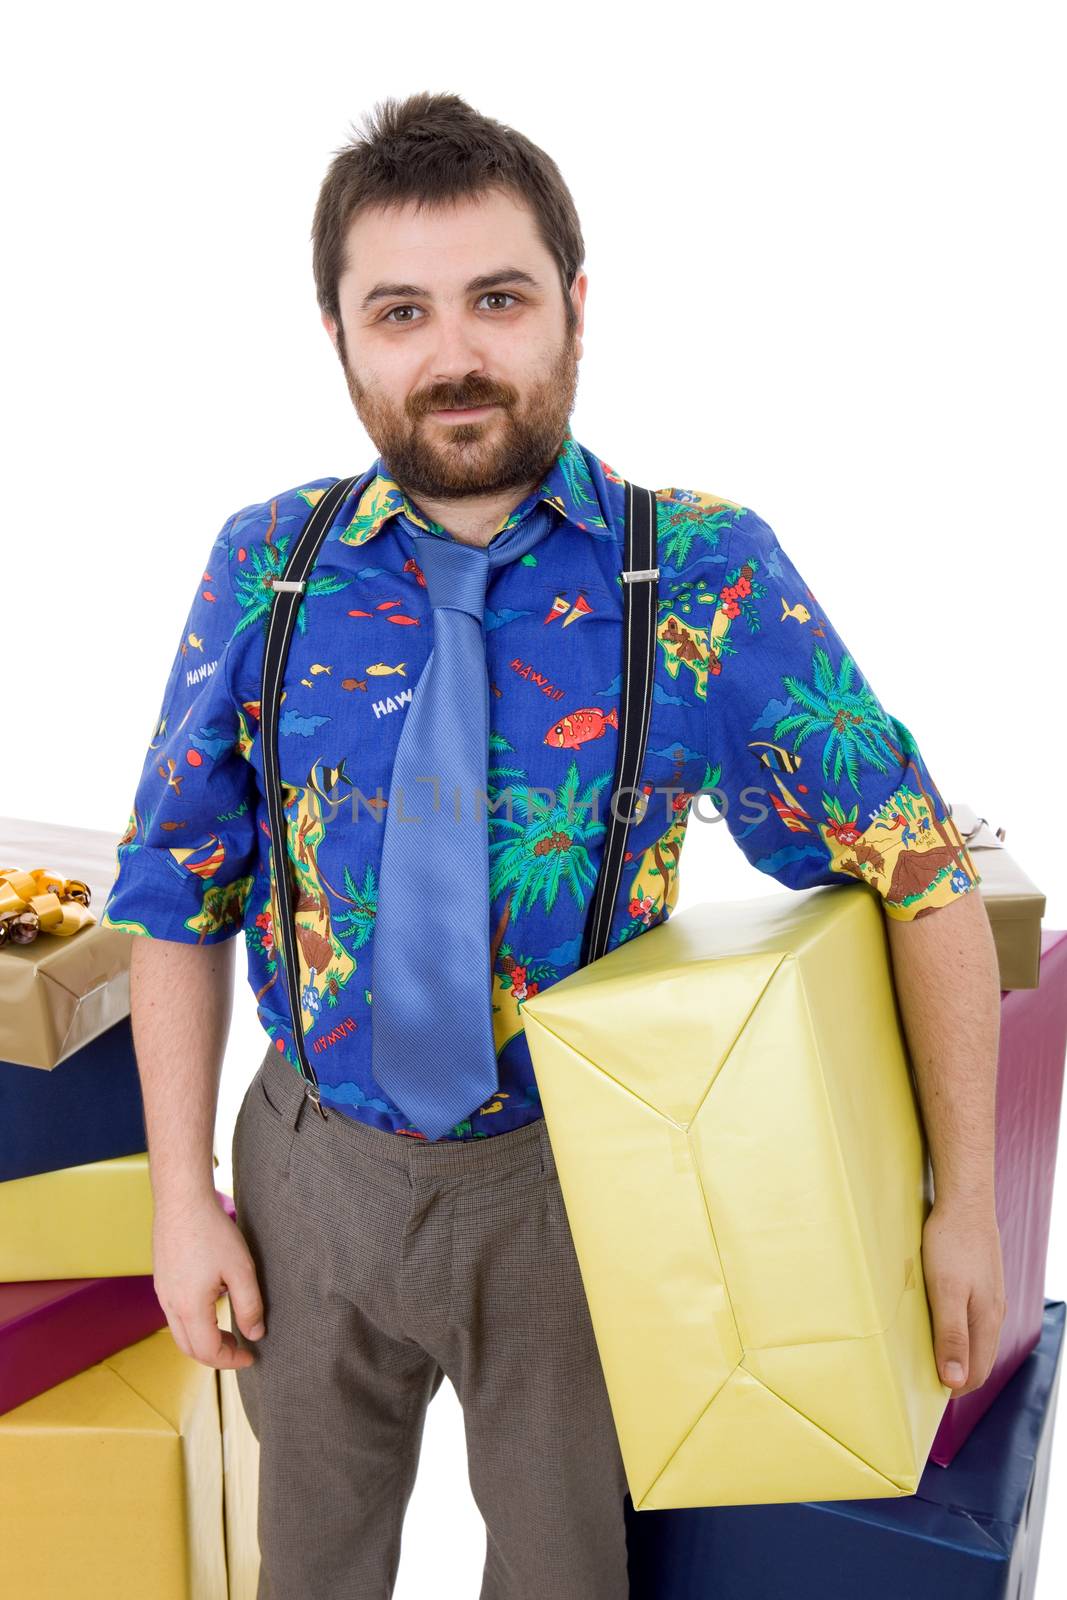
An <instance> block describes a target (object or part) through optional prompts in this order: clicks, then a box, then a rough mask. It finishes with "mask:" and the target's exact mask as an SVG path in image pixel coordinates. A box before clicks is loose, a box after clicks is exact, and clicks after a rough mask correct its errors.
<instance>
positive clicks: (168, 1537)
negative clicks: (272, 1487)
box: [0, 1301, 259, 1600]
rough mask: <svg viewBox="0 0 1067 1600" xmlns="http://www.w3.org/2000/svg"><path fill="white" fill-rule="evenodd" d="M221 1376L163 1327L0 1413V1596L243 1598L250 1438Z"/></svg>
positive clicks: (252, 1578) (250, 1538)
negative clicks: (0, 1490) (223, 1391)
mask: <svg viewBox="0 0 1067 1600" xmlns="http://www.w3.org/2000/svg"><path fill="white" fill-rule="evenodd" d="M225 1306H228V1301H220V1302H219V1303H218V1305H217V1306H216V1315H217V1316H218V1318H219V1324H220V1326H228V1320H227V1319H226V1317H225V1310H224V1308H225ZM227 1382H230V1383H232V1384H233V1386H234V1393H236V1379H235V1378H234V1375H233V1373H232V1372H228V1371H223V1372H218V1371H216V1370H215V1369H214V1368H213V1367H207V1366H204V1365H203V1364H202V1363H201V1362H198V1361H195V1360H193V1359H192V1358H191V1357H189V1356H186V1355H184V1354H183V1353H182V1352H181V1351H180V1350H179V1349H178V1347H177V1345H176V1344H175V1343H174V1339H173V1336H172V1334H171V1332H170V1329H169V1328H161V1329H160V1330H159V1331H158V1332H157V1333H154V1334H151V1335H150V1336H149V1337H148V1338H147V1339H141V1340H138V1342H137V1343H136V1344H132V1345H129V1346H128V1347H127V1348H126V1349H124V1350H120V1351H118V1352H117V1353H116V1354H115V1355H112V1356H109V1357H108V1358H107V1359H106V1360H105V1361H101V1362H98V1363H97V1365H96V1366H93V1367H89V1368H88V1369H87V1370H86V1371H85V1372H79V1373H78V1374H76V1376H74V1377H73V1378H67V1379H66V1380H65V1381H64V1382H63V1383H59V1384H56V1385H55V1386H54V1387H53V1388H51V1389H48V1390H46V1391H45V1392H44V1393H43V1394H39V1395H35V1396H34V1397H33V1398H32V1399H31V1400H27V1401H25V1402H24V1403H23V1404H22V1405H20V1406H16V1407H15V1409H14V1410H13V1411H8V1412H6V1413H5V1414H4V1416H2V1417H0V1483H2V1484H3V1493H2V1494H0V1550H2V1551H3V1592H4V1593H5V1594H11V1595H25V1596H27V1597H30V1596H32V1597H34V1600H38V1597H40V1600H44V1597H45V1596H52V1595H55V1596H59V1595H71V1596H74V1595H76V1596H77V1597H78V1600H146V1597H148V1596H151V1600H227V1597H228V1600H254V1597H255V1592H256V1578H257V1574H258V1570H259V1552H258V1545H257V1543H256V1529H255V1511H254V1495H255V1488H254V1483H255V1470H256V1467H257V1464H258V1446H256V1444H255V1439H254V1436H253V1435H252V1434H251V1432H250V1431H248V1429H247V1423H244V1427H243V1428H242V1427H241V1426H238V1425H236V1424H237V1423H243V1421H244V1419H243V1415H242V1416H241V1417H240V1418H239V1419H235V1418H234V1417H233V1410H232V1401H233V1398H234V1395H233V1394H231V1395H230V1397H229V1398H230V1402H231V1403H230V1404H229V1405H228V1404H227V1402H226V1400H225V1399H223V1398H222V1397H221V1395H220V1389H224V1386H225V1385H226V1383H227ZM220 1404H221V1422H220ZM238 1405H239V1399H238ZM227 1426H229V1433H227ZM249 1483H251V1484H253V1488H252V1490H251V1495H252V1497H253V1499H252V1501H251V1506H252V1510H251V1522H250V1523H249V1504H250V1500H249V1489H248V1485H249Z"/></svg>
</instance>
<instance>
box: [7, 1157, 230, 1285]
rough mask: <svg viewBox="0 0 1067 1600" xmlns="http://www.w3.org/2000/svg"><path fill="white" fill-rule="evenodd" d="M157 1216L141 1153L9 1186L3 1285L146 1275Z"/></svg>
mask: <svg viewBox="0 0 1067 1600" xmlns="http://www.w3.org/2000/svg"><path fill="white" fill-rule="evenodd" d="M211 1159H212V1162H213V1163H214V1165H215V1166H218V1156H217V1155H214V1154H213V1155H212V1158H211ZM153 1209H154V1208H153V1199H152V1183H151V1179H150V1177H149V1173H148V1153H147V1151H144V1150H142V1151H141V1152H140V1153H139V1154H135V1155H130V1156H113V1157H111V1158H110V1159H107V1160H102V1161H87V1162H85V1163H84V1164H83V1165H81V1166H76V1167H57V1168H56V1169H55V1170H54V1171H52V1172H35V1173H34V1174H33V1175H32V1176H31V1177H28V1178H9V1179H8V1180H7V1181H6V1182H3V1183H0V1283H25V1282H34V1281H37V1280H39V1279H42V1278H121V1277H141V1276H145V1275H149V1274H151V1272H152V1218H153Z"/></svg>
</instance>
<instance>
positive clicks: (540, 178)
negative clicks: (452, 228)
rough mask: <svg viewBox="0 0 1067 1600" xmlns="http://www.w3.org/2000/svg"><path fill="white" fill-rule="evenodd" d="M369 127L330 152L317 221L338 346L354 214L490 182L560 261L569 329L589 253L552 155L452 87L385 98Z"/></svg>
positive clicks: (321, 272)
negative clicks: (574, 292) (574, 288)
mask: <svg viewBox="0 0 1067 1600" xmlns="http://www.w3.org/2000/svg"><path fill="white" fill-rule="evenodd" d="M364 130H365V131H364V133H363V135H362V136H360V135H359V134H358V132H357V137H356V138H354V139H353V140H351V141H350V143H348V144H347V145H345V146H344V147H343V148H342V149H340V150H337V151H335V152H334V159H333V160H332V161H331V163H330V166H329V169H328V171H327V173H326V177H325V178H324V179H323V183H322V187H321V189H320V190H319V197H318V201H317V202H316V205H315V217H314V221H313V223H312V228H311V241H312V270H313V272H314V274H315V291H316V295H317V297H318V302H319V308H320V310H321V311H324V312H328V313H329V315H330V316H331V317H332V318H333V320H334V322H335V323H336V325H337V329H338V333H339V335H340V336H341V339H342V348H343V330H342V328H341V310H340V305H339V302H338V297H337V284H338V280H339V279H340V276H341V273H342V272H343V270H344V268H345V264H346V263H345V241H346V236H347V231H348V227H349V224H350V223H351V222H352V220H353V218H354V217H356V216H357V215H358V214H359V212H360V211H362V210H363V209H364V207H366V206H372V205H389V204H402V203H404V202H405V201H408V200H414V201H416V203H417V209H418V208H420V207H421V206H423V205H429V206H435V205H445V204H448V203H449V202H451V201H455V200H458V199H461V198H463V197H467V196H471V195H479V194H483V193H484V192H485V191H486V190H489V189H503V190H505V191H508V192H510V193H511V194H513V195H514V196H515V197H516V198H517V199H519V200H522V201H525V202H526V204H527V205H529V207H530V209H531V210H532V212H533V215H534V219H535V222H536V225H537V231H538V234H539V236H540V238H541V241H542V243H543V244H544V246H545V248H546V249H547V250H548V251H550V252H551V254H552V256H553V258H554V260H555V262H556V266H557V268H558V269H559V275H560V281H561V283H562V285H563V304H564V311H565V314H566V318H567V328H568V330H569V331H572V330H573V328H574V326H575V324H576V323H577V320H578V318H577V314H576V312H575V310H574V306H573V303H572V301H571V297H570V287H571V284H572V283H573V282H574V278H575V276H576V274H577V273H578V271H579V269H580V268H581V266H582V263H583V262H584V260H585V244H584V241H583V239H582V230H581V225H580V224H579V221H578V213H577V211H576V210H575V206H574V201H573V199H572V198H571V194H570V190H569V189H568V188H567V185H566V184H565V183H564V181H563V178H562V176H561V175H560V171H559V168H558V167H557V166H556V163H555V162H554V161H553V160H552V158H551V157H550V156H548V155H546V154H545V152H544V151H543V150H541V149H539V148H538V146H537V145H535V144H532V143H531V141H530V140H529V139H527V138H526V137H525V136H524V135H523V134H521V133H517V132H516V131H515V130H514V128H509V127H507V126H505V124H504V123H502V122H496V121H495V120H494V119H493V118H492V117H484V116H482V115H481V113H480V112H477V111H475V110H474V109H473V107H471V106H469V105H468V104H467V102H466V101H465V100H462V99H460V97H459V95H456V94H430V93H427V92H425V91H421V92H419V93H418V94H413V95H409V96H408V98H407V99H406V100H403V101H398V100H385V101H384V102H381V103H379V104H376V105H375V107H374V112H373V114H372V115H371V116H370V117H369V118H367V119H366V120H365V123H364Z"/></svg>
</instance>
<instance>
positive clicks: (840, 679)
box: [774, 645, 965, 867]
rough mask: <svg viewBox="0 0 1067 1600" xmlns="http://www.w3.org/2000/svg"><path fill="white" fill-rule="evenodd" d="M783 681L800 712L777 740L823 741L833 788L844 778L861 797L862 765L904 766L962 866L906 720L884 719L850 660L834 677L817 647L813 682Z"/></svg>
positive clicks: (835, 814) (782, 722) (833, 805)
mask: <svg viewBox="0 0 1067 1600" xmlns="http://www.w3.org/2000/svg"><path fill="white" fill-rule="evenodd" d="M782 682H783V684H784V685H785V687H786V688H787V689H788V690H789V692H790V694H791V695H792V696H793V699H794V700H796V701H798V702H799V703H800V706H801V708H802V709H801V710H800V711H798V712H795V713H794V714H793V715H791V716H787V717H782V718H780V719H779V720H778V721H777V722H776V723H775V725H774V737H775V739H776V740H779V739H783V738H785V736H786V735H792V737H793V750H794V752H795V751H796V750H798V749H799V747H800V746H801V745H802V744H803V743H804V741H805V740H807V739H819V738H821V739H822V741H823V744H822V774H823V777H824V778H825V779H826V781H827V782H828V783H831V784H835V785H836V784H839V783H840V782H841V779H842V777H844V778H845V779H847V781H848V783H849V785H850V787H851V788H852V789H853V790H855V791H856V793H857V794H858V793H860V792H861V783H860V769H861V766H867V767H873V768H874V770H875V771H876V772H888V771H889V770H890V767H891V765H892V766H896V767H902V766H905V765H906V768H907V770H908V771H909V772H911V773H912V774H914V778H915V783H916V786H917V787H916V793H917V794H918V795H919V796H920V797H921V798H922V800H923V801H924V802H925V803H926V805H927V806H928V808H929V812H930V816H931V818H932V820H933V823H934V826H935V827H936V829H937V831H938V833H939V835H940V837H941V840H942V843H943V844H944V845H945V847H946V848H947V849H948V850H950V851H951V852H952V854H953V855H954V856H955V857H956V859H957V861H958V863H959V865H960V866H961V867H964V866H965V856H964V854H963V852H962V846H957V845H956V843H955V842H954V841H953V840H951V839H950V838H949V837H948V834H947V833H946V831H945V828H944V826H943V824H942V823H941V822H940V821H939V820H938V816H937V810H936V807H935V805H934V800H933V796H932V795H930V794H929V793H928V792H927V789H926V784H925V781H924V779H923V776H922V773H921V772H920V769H919V766H918V763H917V761H916V759H915V757H916V754H917V746H916V744H915V741H914V740H913V738H912V736H911V733H910V731H909V730H908V729H907V728H906V727H905V726H904V724H903V723H902V722H899V721H897V719H896V718H894V717H889V716H887V715H886V713H885V711H884V710H883V709H882V706H881V704H880V702H879V701H878V699H877V698H876V696H875V695H874V694H873V693H872V692H871V690H870V689H869V688H868V686H867V684H866V683H865V682H864V679H863V677H862V675H861V674H860V672H859V669H858V667H857V666H856V663H855V661H854V660H853V658H852V656H850V655H849V654H848V653H847V652H846V653H845V654H844V655H843V656H842V657H841V664H840V666H839V667H838V670H837V674H836V676H835V674H834V669H833V664H832V663H831V661H830V657H829V656H828V655H827V653H826V651H825V650H823V649H822V648H821V647H820V646H818V645H816V647H815V650H814V652H813V654H812V680H811V681H810V682H805V681H804V680H803V679H801V678H797V677H794V676H793V675H792V674H786V675H785V676H784V677H783V678H782ZM894 734H895V736H896V742H894ZM905 754H906V755H907V761H906V763H905ZM823 805H824V808H825V810H826V812H827V814H828V815H829V816H830V817H831V819H832V820H833V821H834V822H835V824H838V825H839V824H840V823H841V822H842V821H845V820H851V821H853V822H855V820H856V818H855V817H852V818H851V819H845V818H844V817H843V814H842V808H841V806H840V804H839V803H838V802H835V801H834V800H832V799H831V797H830V796H828V795H825V794H824V795H823ZM883 809H884V808H883Z"/></svg>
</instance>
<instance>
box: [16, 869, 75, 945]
mask: <svg viewBox="0 0 1067 1600" xmlns="http://www.w3.org/2000/svg"><path fill="white" fill-rule="evenodd" d="M91 899H92V895H91V894H90V892H89V886H88V884H87V883H83V882H82V880H81V879H80V878H64V877H63V875H62V873H59V872H53V871H52V869H51V868H50V867H31V868H30V870H29V871H28V872H27V871H24V870H23V869H22V868H21V867H0V946H2V945H5V944H7V943H8V941H9V940H10V942H11V943H12V944H29V943H30V942H31V940H33V939H36V937H37V935H38V933H58V934H60V935H61V936H62V937H63V938H67V937H68V936H69V935H70V934H72V933H77V932H78V931H79V930H80V929H81V928H85V927H88V925H89V924H90V923H91V922H95V921H96V918H95V917H94V916H93V913H92V912H91V911H90V910H89V901H90V900H91Z"/></svg>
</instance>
